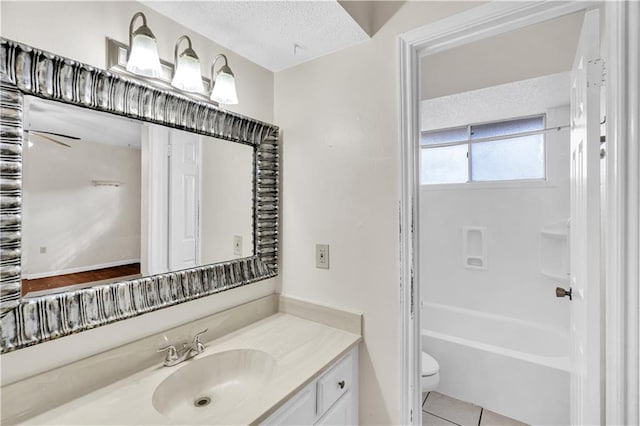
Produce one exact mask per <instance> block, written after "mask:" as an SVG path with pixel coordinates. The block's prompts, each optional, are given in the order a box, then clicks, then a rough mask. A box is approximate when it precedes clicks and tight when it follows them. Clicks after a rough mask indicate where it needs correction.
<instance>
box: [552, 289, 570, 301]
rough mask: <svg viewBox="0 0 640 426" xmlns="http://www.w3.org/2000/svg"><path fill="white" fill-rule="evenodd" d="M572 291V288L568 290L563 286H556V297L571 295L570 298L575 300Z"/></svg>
mask: <svg viewBox="0 0 640 426" xmlns="http://www.w3.org/2000/svg"><path fill="white" fill-rule="evenodd" d="M572 293H573V290H571V288H569V290H568V291H567V290H565V289H564V288H562V287H556V297H569V300H573V296H572Z"/></svg>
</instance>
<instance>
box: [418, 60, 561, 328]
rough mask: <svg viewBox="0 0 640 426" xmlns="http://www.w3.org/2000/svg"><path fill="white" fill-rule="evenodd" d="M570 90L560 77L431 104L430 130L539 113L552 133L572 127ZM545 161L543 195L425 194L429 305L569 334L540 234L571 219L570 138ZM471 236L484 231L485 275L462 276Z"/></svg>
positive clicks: (424, 271)
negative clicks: (475, 229)
mask: <svg viewBox="0 0 640 426" xmlns="http://www.w3.org/2000/svg"><path fill="white" fill-rule="evenodd" d="M569 89H570V87H569V74H568V73H561V74H555V75H551V76H545V77H540V78H535V79H530V80H524V81H521V82H516V83H509V84H504V85H500V86H496V87H489V88H485V89H480V90H474V91H470V92H464V93H460V94H456V95H451V96H446V97H443V98H436V99H432V100H428V101H423V102H422V122H423V123H422V128H423V130H432V129H437V128H446V127H452V126H459V125H466V124H472V123H478V122H483V121H490V120H501V119H505V118H513V117H518V116H527V115H534V114H539V113H546V116H547V123H546V124H547V127H553V126H560V125H566V124H568V122H569V106H568V103H569ZM454 110H455V111H454ZM546 159H547V177H548V181H547V185H545V186H534V187H531V186H524V185H522V184H521V185H514V186H502V187H501V186H500V184H494V185H489V187H488V188H484V189H478V188H471V189H469V187H463V186H462V187H461V185H455V186H453V187H448V188H447V187H446V186H444V185H438V186H437V187H435V188H434V187H430V186H429V185H423V186H422V187H421V192H420V209H421V210H420V215H421V216H420V233H421V235H420V268H421V269H420V273H421V286H422V287H421V290H422V299H423V300H424V301H426V302H434V303H442V304H446V305H454V306H459V307H464V308H468V309H473V310H479V311H483V312H490V313H493V314H498V315H506V316H509V317H512V318H517V319H521V320H526V321H533V322H535V323H538V324H545V325H549V326H553V327H561V328H564V329H568V326H569V307H568V305H567V303H566V301H565V300H564V299H557V298H556V297H555V293H554V289H555V287H556V286H557V285H564V284H563V283H561V282H558V281H555V280H553V279H550V278H548V277H545V276H543V275H542V274H541V273H540V270H541V269H542V268H544V269H549V264H548V263H547V262H546V261H543V256H542V253H541V250H547V251H549V250H550V249H552V248H553V247H555V246H551V245H550V244H554V243H553V242H552V241H549V240H548V239H546V238H545V237H542V236H541V235H540V230H541V229H542V228H543V227H545V226H546V225H549V224H552V223H556V222H558V221H562V220H566V219H568V217H569V130H568V129H564V130H562V131H560V132H553V133H548V134H547V136H546ZM463 226H479V227H486V229H487V234H486V237H487V257H488V262H487V263H488V268H487V270H472V269H465V268H464V267H463V239H462V228H463ZM552 266H554V265H552ZM423 326H427V324H426V323H424V319H423Z"/></svg>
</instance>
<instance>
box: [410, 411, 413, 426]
mask: <svg viewBox="0 0 640 426" xmlns="http://www.w3.org/2000/svg"><path fill="white" fill-rule="evenodd" d="M409 422H411V424H413V409H411V410H409Z"/></svg>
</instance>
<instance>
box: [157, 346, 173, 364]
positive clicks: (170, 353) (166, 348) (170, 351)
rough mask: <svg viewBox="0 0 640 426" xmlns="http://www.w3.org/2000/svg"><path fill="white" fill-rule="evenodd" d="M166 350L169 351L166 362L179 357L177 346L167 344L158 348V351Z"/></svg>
mask: <svg viewBox="0 0 640 426" xmlns="http://www.w3.org/2000/svg"><path fill="white" fill-rule="evenodd" d="M164 351H167V356H166V357H165V359H164V362H165V363H166V362H170V361H175V360H177V359H178V350H177V349H176V347H175V346H173V345H169V346H165V347H164V348H160V349H158V350H157V351H156V352H164Z"/></svg>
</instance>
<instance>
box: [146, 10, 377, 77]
mask: <svg viewBox="0 0 640 426" xmlns="http://www.w3.org/2000/svg"><path fill="white" fill-rule="evenodd" d="M142 3H144V4H145V5H147V6H148V7H150V8H151V9H154V10H155V11H157V12H159V13H161V14H163V15H165V16H167V17H169V18H170V19H172V20H174V21H176V22H178V23H180V24H182V25H184V26H185V27H187V28H190V29H191V30H192V31H194V32H197V33H200V34H202V35H203V36H205V37H207V38H209V39H210V40H213V41H214V42H216V43H218V44H220V45H222V46H224V47H226V48H227V49H229V50H232V51H234V52H236V53H237V54H239V55H241V56H244V57H245V58H247V59H249V60H251V61H253V62H255V63H257V64H259V65H261V66H263V67H265V68H267V69H269V70H271V71H281V70H283V69H285V68H289V67H292V66H295V65H298V64H300V63H302V62H305V61H308V60H311V59H313V58H317V57H319V56H322V55H326V54H328V53H331V52H335V51H337V50H340V49H344V48H346V47H349V46H352V45H354V44H357V43H360V42H362V41H364V40H367V39H368V38H369V36H368V35H367V33H366V32H365V31H364V30H363V29H362V28H361V27H360V26H359V25H358V24H357V23H356V21H355V20H354V19H353V18H352V17H351V15H349V13H347V12H346V11H345V10H344V9H343V7H342V6H340V4H338V2H336V1H334V0H315V1H301V0H295V1H270V0H269V1H149V0H147V1H142ZM294 45H297V46H299V47H297V48H296V49H294ZM294 50H295V52H294Z"/></svg>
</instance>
